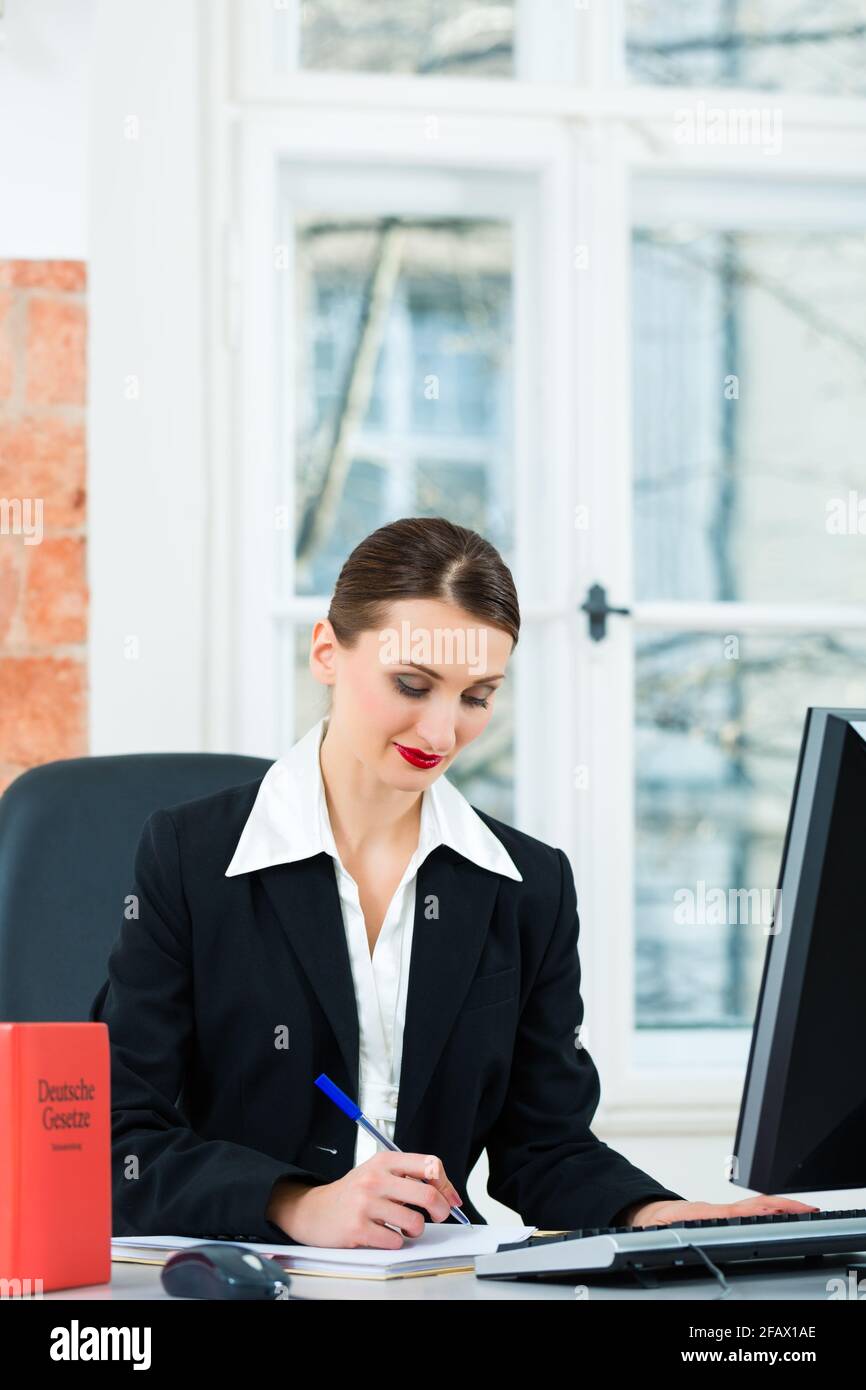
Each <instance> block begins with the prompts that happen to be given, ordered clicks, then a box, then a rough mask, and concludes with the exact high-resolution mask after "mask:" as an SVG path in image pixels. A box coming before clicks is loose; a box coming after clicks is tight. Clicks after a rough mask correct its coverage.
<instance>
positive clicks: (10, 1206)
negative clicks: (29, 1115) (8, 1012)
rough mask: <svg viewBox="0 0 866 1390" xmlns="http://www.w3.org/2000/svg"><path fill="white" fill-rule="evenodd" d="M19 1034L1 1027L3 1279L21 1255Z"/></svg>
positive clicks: (0, 1261) (0, 1220)
mask: <svg viewBox="0 0 866 1390" xmlns="http://www.w3.org/2000/svg"><path fill="white" fill-rule="evenodd" d="M18 1033H19V1030H18V1029H17V1028H16V1027H15V1026H14V1024H11V1023H7V1024H4V1025H2V1026H0V1277H5V1276H8V1275H10V1274H11V1273H12V1272H13V1271H14V1270H15V1269H16V1267H17V1262H18V1255H19V1245H18V1242H19V1222H20V1211H19V1205H20V1203H19V1198H20V1190H19V1165H18V1160H19V1148H18V1132H19V1129H20V1119H21V1115H20V1110H19V1108H18V1107H19V1105H20V1080H19V1075H18V1071H19V1066H18Z"/></svg>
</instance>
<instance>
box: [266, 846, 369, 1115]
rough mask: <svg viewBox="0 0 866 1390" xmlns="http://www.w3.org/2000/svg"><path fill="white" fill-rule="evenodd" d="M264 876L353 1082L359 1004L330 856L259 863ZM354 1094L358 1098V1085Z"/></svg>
mask: <svg viewBox="0 0 866 1390" xmlns="http://www.w3.org/2000/svg"><path fill="white" fill-rule="evenodd" d="M259 876H260V878H261V881H262V886H263V888H264V890H265V892H266V893H267V895H268V898H269V899H270V901H271V904H272V906H273V909H274V911H275V912H276V914H277V917H278V918H279V921H280V925H281V926H282V927H283V930H284V931H285V933H286V936H287V937H288V938H289V942H290V944H291V947H292V950H293V951H294V952H295V955H296V956H297V958H298V960H299V961H300V964H301V967H302V969H303V970H305V971H306V974H307V978H308V979H309V981H310V984H311V985H312V987H313V989H314V990H315V993H316V997H317V998H318V1000H319V1003H320V1004H321V1006H322V1008H323V1010H324V1012H325V1014H326V1015H327V1017H328V1021H329V1022H330V1025H331V1027H332V1029H333V1030H334V1034H335V1036H336V1038H337V1042H338V1043H339V1045H340V1051H341V1052H342V1054H343V1059H344V1061H345V1063H346V1073H347V1075H348V1076H349V1077H350V1078H351V1084H352V1085H355V1086H357V1081H358V1007H357V1004H356V1002H355V985H354V982H353V980H352V966H351V962H350V960H349V947H348V945H347V943H346V931H345V928H344V926H343V913H342V908H341V907H340V894H339V890H338V888H337V880H336V878H335V876H334V865H333V863H332V861H331V857H330V855H328V854H326V853H325V852H324V851H322V852H321V853H320V854H316V855H313V856H312V857H311V858H309V859H300V860H297V861H296V862H294V863H292V864H274V865H272V866H271V867H270V868H267V869H260V870H259ZM311 1079H312V1080H315V1077H313V1078H311ZM352 1099H353V1100H357V1091H356V1092H355V1094H354V1095H353V1096H352Z"/></svg>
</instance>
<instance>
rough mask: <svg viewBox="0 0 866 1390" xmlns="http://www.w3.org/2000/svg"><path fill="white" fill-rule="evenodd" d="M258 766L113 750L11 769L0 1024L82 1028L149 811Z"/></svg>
mask: <svg viewBox="0 0 866 1390" xmlns="http://www.w3.org/2000/svg"><path fill="white" fill-rule="evenodd" d="M270 766H271V764H270V761H269V760H268V759H266V758H249V757H243V756H241V755H235V754H233V753H125V754H117V755H114V756H108V757H98V758H66V759H62V760H60V761H58V762H53V763H43V764H42V765H41V766H39V767H33V768H30V769H29V770H28V771H27V772H23V773H22V774H21V776H20V777H17V778H16V779H15V781H14V782H12V783H10V785H9V786H8V787H7V788H6V791H5V792H4V793H3V795H2V796H0V1021H2V1022H4V1023H41V1022H46V1023H47V1022H86V1021H87V1016H88V1010H89V1008H90V1004H91V1002H92V1000H93V997H94V995H95V994H96V992H97V990H98V989H99V987H100V985H101V984H102V983H103V981H104V979H105V975H106V963H107V960H108V955H109V952H110V950H111V947H112V945H113V943H114V940H115V938H116V936H117V934H118V932H119V931H120V928H121V926H122V924H123V905H124V899H125V898H126V896H127V895H128V894H129V893H131V892H132V882H133V861H134V857H135V850H136V846H137V845H138V841H139V838H140V836H141V831H142V828H143V826H144V822H145V821H146V820H147V817H148V816H149V815H150V813H151V811H156V810H158V809H160V808H161V807H163V806H173V805H175V804H176V803H177V802H179V801H190V800H192V799H193V798H194V797H197V796H208V795H210V794H211V793H213V792H218V791H222V790H223V789H224V788H225V787H233V786H238V785H239V784H240V783H241V782H252V781H255V780H256V779H258V778H260V777H263V776H264V774H265V773H266V772H267V770H268V768H269V767H270Z"/></svg>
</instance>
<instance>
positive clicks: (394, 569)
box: [328, 516, 520, 650]
mask: <svg viewBox="0 0 866 1390" xmlns="http://www.w3.org/2000/svg"><path fill="white" fill-rule="evenodd" d="M406 598H427V599H439V600H441V601H442V602H444V603H453V604H456V606H457V607H458V608H461V609H462V610H463V611H464V612H465V613H469V614H471V616H472V617H473V618H477V619H478V620H479V621H481V622H484V623H487V624H489V625H490V626H491V627H499V628H504V629H505V631H506V632H509V633H510V634H511V637H512V640H513V643H514V646H516V645H517V637H518V634H519V632H520V608H519V606H518V602H517V590H516V589H515V587H514V580H513V579H512V577H511V571H510V569H509V568H508V566H507V565H506V563H505V561H504V560H503V559H502V556H501V555H500V554H499V551H498V550H497V549H496V547H495V546H494V545H491V544H490V542H489V541H486V540H485V539H484V537H483V536H479V534H478V532H477V531H470V530H468V529H467V527H465V526H458V525H456V523H455V522H453V521H448V520H447V519H446V518H445V517H444V516H432V517H428V516H404V517H401V518H400V520H399V521H392V522H390V523H389V524H388V525H387V526H380V527H379V529H378V530H376V531H371V533H370V535H369V536H367V537H366V538H365V539H364V540H362V541H361V542H360V544H359V545H356V546H355V549H354V550H353V551H352V552H351V554H350V555H349V556H348V558H347V559H346V561H345V563H344V565H343V568H342V569H341V570H340V574H339V577H338V579H337V583H336V585H335V587H334V593H333V597H332V599H331V605H330V607H329V609H328V618H329V620H330V622H331V626H332V627H333V629H334V633H335V634H336V637H337V640H338V641H339V642H340V643H341V645H342V646H344V647H349V648H351V647H353V646H354V645H355V643H356V641H357V639H358V636H359V634H360V633H361V632H366V631H369V630H375V629H376V628H381V627H382V626H383V625H384V623H385V619H386V615H387V609H388V606H389V604H391V603H392V602H394V601H396V600H398V599H406ZM512 650H513V648H512Z"/></svg>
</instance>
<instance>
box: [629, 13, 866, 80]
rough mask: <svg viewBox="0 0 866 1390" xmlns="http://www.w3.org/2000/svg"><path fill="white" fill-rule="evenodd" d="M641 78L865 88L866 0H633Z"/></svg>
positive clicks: (632, 40)
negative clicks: (865, 0)
mask: <svg viewBox="0 0 866 1390" xmlns="http://www.w3.org/2000/svg"><path fill="white" fill-rule="evenodd" d="M626 34H627V40H626V52H627V61H628V68H629V71H630V73H631V75H632V77H633V78H634V79H635V80H636V81H638V82H655V83H661V84H674V85H680V84H682V85H689V84H694V85H697V86H709V87H719V86H724V87H758V88H763V89H764V90H767V91H773V90H777V89H786V90H788V91H793V92H826V93H829V94H830V95H832V96H844V95H846V94H849V95H852V94H859V93H862V92H863V91H866V12H864V9H863V4H862V0H824V3H823V4H817V5H815V4H810V5H807V4H803V3H799V4H792V0H701V3H700V4H695V0H626Z"/></svg>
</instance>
